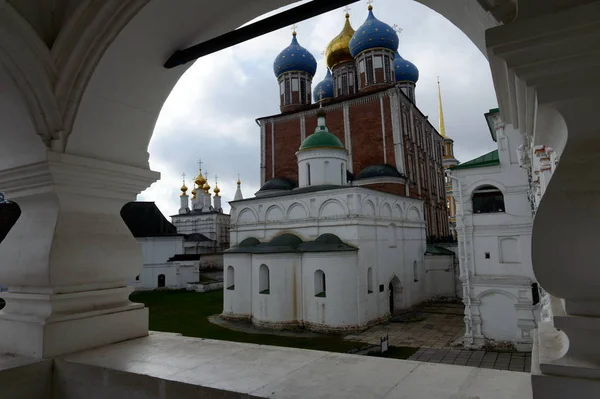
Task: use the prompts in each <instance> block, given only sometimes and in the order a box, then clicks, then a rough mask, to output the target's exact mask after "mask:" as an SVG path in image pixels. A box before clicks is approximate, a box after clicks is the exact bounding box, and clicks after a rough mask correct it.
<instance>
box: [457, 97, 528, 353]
mask: <svg viewBox="0 0 600 399" xmlns="http://www.w3.org/2000/svg"><path fill="white" fill-rule="evenodd" d="M486 118H487V120H488V125H489V127H490V132H491V135H492V138H493V140H494V141H495V142H496V143H497V144H498V149H497V150H494V151H491V152H489V153H487V154H485V155H483V156H480V157H478V158H476V159H473V160H471V161H468V162H465V163H462V164H460V165H458V166H455V167H453V168H452V169H451V172H450V174H449V177H450V179H451V180H452V182H453V196H454V200H455V201H456V203H457V204H458V212H457V217H456V224H457V231H458V241H459V245H458V249H459V250H458V252H459V254H458V255H459V261H460V272H461V273H460V275H461V281H462V286H463V302H464V303H465V326H466V333H465V337H464V344H465V346H467V347H482V346H484V345H494V346H497V345H506V344H508V345H510V346H515V347H516V348H517V350H522V351H530V350H531V349H532V345H533V336H532V330H533V329H535V328H536V314H539V307H540V305H539V291H538V285H537V283H536V280H535V277H534V274H533V268H532V262H531V232H532V227H533V217H532V204H531V202H530V200H529V187H530V186H529V179H528V175H527V170H526V169H524V168H522V167H521V163H522V162H520V159H519V151H518V149H520V148H522V147H523V136H522V135H521V134H520V133H519V132H518V131H517V130H515V129H514V128H512V126H510V125H505V124H504V123H503V121H502V120H501V119H500V113H499V111H498V110H497V109H495V110H491V111H490V112H489V113H488V114H486ZM537 318H539V316H538V317H537Z"/></svg>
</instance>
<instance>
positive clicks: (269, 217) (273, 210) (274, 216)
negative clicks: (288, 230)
mask: <svg viewBox="0 0 600 399" xmlns="http://www.w3.org/2000/svg"><path fill="white" fill-rule="evenodd" d="M284 215H285V212H284V210H283V207H282V206H281V205H279V204H273V205H271V206H270V207H269V208H268V209H267V211H266V212H265V221H269V222H277V221H283V218H284Z"/></svg>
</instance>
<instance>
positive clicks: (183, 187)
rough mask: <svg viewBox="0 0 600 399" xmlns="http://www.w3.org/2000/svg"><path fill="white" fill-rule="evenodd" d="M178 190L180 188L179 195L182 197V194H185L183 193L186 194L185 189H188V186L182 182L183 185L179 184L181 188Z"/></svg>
mask: <svg viewBox="0 0 600 399" xmlns="http://www.w3.org/2000/svg"><path fill="white" fill-rule="evenodd" d="M180 190H181V196H182V197H183V196H185V195H187V190H188V188H187V186H186V185H185V182H183V185H182V186H181V189H180Z"/></svg>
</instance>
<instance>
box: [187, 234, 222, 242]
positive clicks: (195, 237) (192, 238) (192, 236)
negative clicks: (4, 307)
mask: <svg viewBox="0 0 600 399" xmlns="http://www.w3.org/2000/svg"><path fill="white" fill-rule="evenodd" d="M185 240H186V241H188V242H190V241H192V242H202V241H215V240H213V239H211V238H208V237H207V236H205V235H204V234H200V233H192V234H189V235H187V236H185Z"/></svg>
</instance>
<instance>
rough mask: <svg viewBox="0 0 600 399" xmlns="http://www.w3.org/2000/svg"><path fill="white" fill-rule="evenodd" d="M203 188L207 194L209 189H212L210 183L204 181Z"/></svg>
mask: <svg viewBox="0 0 600 399" xmlns="http://www.w3.org/2000/svg"><path fill="white" fill-rule="evenodd" d="M202 189H203V190H204V192H205V193H206V194H208V190H210V184H208V182H206V183H204V185H203V186H202Z"/></svg>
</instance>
